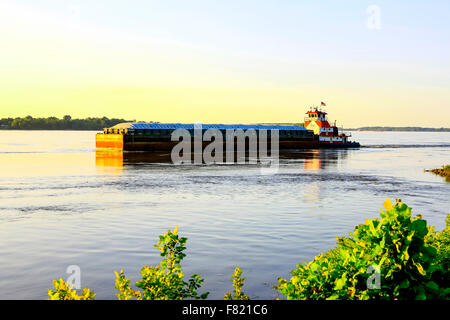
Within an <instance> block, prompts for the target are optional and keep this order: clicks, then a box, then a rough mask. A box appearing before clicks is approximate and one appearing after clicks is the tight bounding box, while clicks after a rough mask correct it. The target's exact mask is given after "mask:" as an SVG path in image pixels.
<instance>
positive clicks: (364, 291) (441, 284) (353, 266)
mask: <svg viewBox="0 0 450 320" xmlns="http://www.w3.org/2000/svg"><path fill="white" fill-rule="evenodd" d="M384 207H385V209H386V211H383V210H382V212H381V219H380V220H379V219H373V220H366V221H365V224H361V225H359V226H356V227H355V230H354V232H353V233H350V236H351V237H349V238H338V243H337V247H336V248H335V249H333V250H330V251H328V252H327V253H326V254H325V255H323V254H321V255H319V256H317V257H315V259H314V260H313V261H311V262H309V263H307V264H305V265H298V266H297V268H296V269H294V270H293V271H292V278H291V279H290V280H289V281H288V280H285V279H281V278H280V279H278V282H279V284H278V286H277V289H278V290H279V291H280V292H281V294H282V295H284V296H286V297H287V299H350V300H353V299H355V300H357V299H362V300H365V299H390V300H394V299H446V298H448V294H449V288H448V282H447V280H446V275H447V272H448V271H447V270H448V239H449V237H448V234H449V233H448V232H449V231H448V225H447V228H446V229H445V230H444V231H442V232H441V233H439V234H433V235H432V237H431V236H428V237H427V235H428V234H429V229H428V228H427V223H426V221H425V220H423V219H422V217H421V216H418V217H415V218H413V217H411V209H410V208H409V207H408V206H407V205H406V204H404V203H402V202H401V201H400V200H398V201H397V202H396V204H395V205H394V206H393V205H392V204H391V202H390V201H389V199H386V202H385V204H384ZM437 243H439V246H440V247H438V248H436V245H437ZM446 266H447V267H446ZM446 268H447V269H446ZM377 272H378V275H379V278H378V277H377ZM377 278H378V279H379V280H380V281H379V285H378V283H377V281H376V280H377ZM374 280H375V281H374Z"/></svg>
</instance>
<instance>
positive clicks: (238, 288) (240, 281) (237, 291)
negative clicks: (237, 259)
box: [224, 267, 249, 300]
mask: <svg viewBox="0 0 450 320" xmlns="http://www.w3.org/2000/svg"><path fill="white" fill-rule="evenodd" d="M241 275H242V271H241V269H240V268H239V267H236V269H234V272H233V275H232V277H231V283H232V284H233V287H234V290H233V293H231V292H227V293H225V297H224V300H249V299H248V297H247V295H246V294H245V293H244V292H242V287H243V286H244V280H245V278H241Z"/></svg>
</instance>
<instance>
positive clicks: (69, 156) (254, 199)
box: [0, 131, 450, 299]
mask: <svg viewBox="0 0 450 320" xmlns="http://www.w3.org/2000/svg"><path fill="white" fill-rule="evenodd" d="M94 135H95V133H94V132H85V131H84V132H76V131H0V299H46V298H47V290H48V289H50V288H51V281H52V280H53V279H56V278H64V279H67V278H68V277H69V274H68V273H66V271H67V267H68V266H70V265H76V266H79V268H80V270H81V285H82V286H83V287H89V288H91V289H93V290H94V291H95V292H96V294H97V299H115V298H116V297H115V293H116V292H115V290H114V281H115V277H114V271H115V270H120V269H124V271H125V273H126V274H127V276H129V277H130V279H131V280H132V282H133V283H134V281H136V280H138V275H139V270H140V269H141V267H142V266H144V265H152V264H153V265H155V264H157V263H159V261H160V256H159V251H158V250H157V249H156V248H154V247H153V244H154V243H156V242H157V240H158V235H159V234H163V233H164V232H165V231H167V229H173V228H174V227H175V225H179V232H180V234H181V235H182V236H186V237H188V239H189V240H188V242H187V247H188V249H187V251H186V253H187V257H186V258H185V260H183V264H182V265H183V268H184V271H185V274H186V275H187V276H189V275H190V274H192V273H197V274H200V275H202V276H203V277H204V278H205V279H206V280H205V283H204V286H203V287H202V289H201V290H200V292H204V291H209V292H210V296H209V298H212V299H222V298H223V294H224V293H225V292H226V291H229V290H231V289H232V288H231V283H230V278H231V274H232V272H233V270H234V268H235V266H239V267H241V269H242V270H243V272H244V274H243V276H244V277H246V280H245V286H244V291H245V292H246V293H247V294H248V295H249V296H250V298H252V299H272V298H274V297H275V296H276V292H275V291H274V290H273V289H272V286H273V285H274V284H275V283H276V279H277V278H278V277H284V278H286V277H289V275H290V270H292V269H293V268H295V266H296V264H298V263H300V262H302V261H307V260H311V259H313V258H314V256H315V255H317V254H319V253H321V252H324V251H326V250H328V249H329V248H331V247H333V246H334V244H335V238H336V237H337V236H345V235H348V233H349V232H351V231H352V230H353V227H354V226H355V225H357V224H360V223H363V222H364V219H370V218H373V217H376V216H378V214H379V212H380V208H381V207H382V203H383V201H384V199H385V198H386V197H389V198H391V199H395V198H401V199H402V200H403V201H404V202H405V203H406V204H408V205H409V206H411V207H412V208H413V214H419V213H420V214H422V215H423V216H424V218H425V219H426V220H427V221H428V223H429V224H431V225H434V226H436V227H437V229H439V230H440V229H442V228H443V227H444V225H445V223H444V220H445V215H446V214H448V213H450V183H448V182H446V181H445V179H444V178H442V177H439V176H435V175H433V174H431V173H428V172H424V169H430V168H438V167H441V166H442V165H443V164H449V163H450V133H449V132H447V133H425V132H410V133H407V132H353V139H354V140H357V141H359V142H360V143H361V145H362V146H363V147H362V148H360V149H355V150H309V151H308V150H304V151H302V152H299V153H298V155H297V156H295V157H290V158H286V159H281V163H280V167H279V170H278V172H277V173H275V174H269V175H267V174H265V175H264V174H261V170H260V168H259V167H258V166H255V165H214V166H207V165H202V166H174V165H171V164H170V163H166V162H164V161H158V159H156V160H155V159H153V160H152V161H146V160H145V159H144V158H143V157H142V156H141V155H138V156H131V155H128V154H125V156H123V155H122V154H121V153H114V154H113V155H106V156H105V155H104V154H99V153H96V152H95V149H94Z"/></svg>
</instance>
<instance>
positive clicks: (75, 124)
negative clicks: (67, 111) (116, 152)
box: [0, 115, 134, 130]
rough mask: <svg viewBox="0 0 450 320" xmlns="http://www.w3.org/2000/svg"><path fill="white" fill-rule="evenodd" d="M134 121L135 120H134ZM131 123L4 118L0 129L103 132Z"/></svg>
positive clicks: (103, 119)
mask: <svg viewBox="0 0 450 320" xmlns="http://www.w3.org/2000/svg"><path fill="white" fill-rule="evenodd" d="M133 121H134V120H133ZM122 122H129V121H127V120H124V119H116V118H112V119H109V118H107V117H103V118H86V119H72V117H71V116H70V115H66V116H64V117H63V118H62V119H59V118H56V117H48V118H33V117H32V116H26V117H25V118H3V119H0V129H4V130H103V128H108V127H112V126H115V125H116V124H118V123H122Z"/></svg>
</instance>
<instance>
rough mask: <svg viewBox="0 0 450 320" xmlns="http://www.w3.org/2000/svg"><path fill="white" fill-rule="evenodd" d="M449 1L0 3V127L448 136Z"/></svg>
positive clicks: (104, 0) (108, 0)
mask: <svg viewBox="0 0 450 320" xmlns="http://www.w3.org/2000/svg"><path fill="white" fill-rule="evenodd" d="M449 17H450V2H449V1H448V0H443V1H412V0H409V1H364V0H355V1H331V0H330V1H294V0H292V1H288V0H284V1H283V0H273V1H272V0H270V1H263V0H259V1H247V0H240V1H234V0H227V1H225V0H224V1H212V0H204V1H197V0H185V1H173V0H165V1H149V0H147V1H132V0H127V1H111V0H91V1H77V0H72V1H61V0H54V1H50V0H48V1H44V0H41V1H39V0H32V1H31V0H30V1H18V0H14V1H8V0H0V117H7V116H13V117H15V116H26V115H32V116H36V117H38V116H51V115H55V116H58V117H62V116H63V115H65V114H70V115H72V117H83V118H84V117H88V116H104V115H105V116H108V117H123V118H127V119H137V120H147V121H149V120H153V121H161V122H192V121H202V122H204V123H208V122H210V123H211V122H216V123H217V122H218V123H252V122H302V121H303V117H304V112H306V109H307V107H308V106H310V105H314V104H315V105H318V104H320V102H321V101H325V102H326V103H327V110H328V112H329V116H330V120H332V119H337V120H338V124H340V125H344V126H345V127H357V126H363V125H395V126H427V127H428V126H430V127H450V41H449V39H450V19H449Z"/></svg>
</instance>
